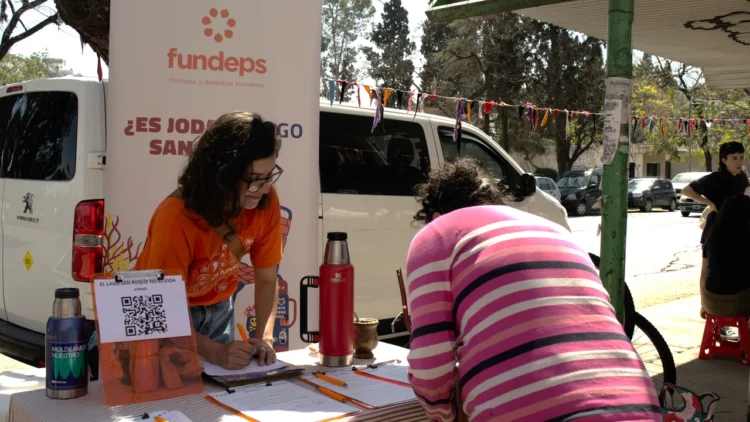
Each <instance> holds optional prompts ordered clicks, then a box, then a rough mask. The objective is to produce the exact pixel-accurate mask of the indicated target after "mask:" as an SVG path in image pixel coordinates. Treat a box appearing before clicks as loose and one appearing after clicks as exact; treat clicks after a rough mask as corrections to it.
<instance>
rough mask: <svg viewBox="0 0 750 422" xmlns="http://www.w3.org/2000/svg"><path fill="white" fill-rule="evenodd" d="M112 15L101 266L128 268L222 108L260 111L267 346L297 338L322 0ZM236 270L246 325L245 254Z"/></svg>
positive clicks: (313, 212)
mask: <svg viewBox="0 0 750 422" xmlns="http://www.w3.org/2000/svg"><path fill="white" fill-rule="evenodd" d="M110 16H111V28H110V31H111V32H110V60H109V64H110V80H109V86H108V92H107V113H108V117H107V138H108V139H107V172H106V181H105V192H106V193H105V209H106V217H107V221H106V235H105V241H104V244H105V249H106V251H105V252H106V259H105V267H104V270H105V271H120V270H127V269H130V268H132V267H133V265H135V262H136V260H137V258H138V256H139V254H140V253H141V252H142V251H143V247H144V244H145V242H146V236H147V229H148V224H149V220H150V218H151V215H152V214H153V212H154V210H155V209H156V207H157V205H159V203H160V202H161V201H162V200H163V199H164V198H165V197H167V196H168V195H169V194H170V193H171V192H172V191H174V189H175V188H176V187H177V178H178V176H179V174H180V172H181V171H182V170H183V168H184V167H185V165H186V163H187V157H188V156H189V155H190V153H191V151H192V149H193V145H194V142H195V141H196V140H197V139H198V137H199V136H200V135H201V134H202V133H203V132H204V131H205V130H206V128H207V127H209V126H210V125H211V124H212V123H213V121H214V120H215V119H216V118H218V117H219V116H220V115H221V114H223V113H225V112H228V111H233V110H247V111H251V112H255V113H259V114H260V115H261V116H262V117H263V118H264V119H266V120H271V121H273V122H275V123H277V125H278V134H279V136H280V137H281V138H282V148H281V155H280V158H279V161H278V163H279V165H280V166H281V167H282V168H283V169H284V174H283V177H282V178H281V179H280V180H279V182H278V183H277V184H276V188H277V190H278V193H279V197H280V200H281V217H282V226H283V227H282V228H283V230H282V231H283V234H284V246H285V247H284V258H283V260H282V262H281V265H280V268H279V286H280V288H279V299H278V317H277V319H276V327H275V330H274V337H275V344H276V346H277V350H287V349H289V348H295V347H301V346H302V344H301V343H299V334H298V332H297V329H298V327H297V326H295V323H296V320H297V317H298V315H297V313H298V309H297V307H296V303H297V301H296V299H297V298H296V295H297V294H298V292H297V290H296V289H293V290H289V288H288V285H289V284H288V283H287V281H289V280H292V281H294V280H299V279H300V278H302V277H303V276H305V275H307V274H316V273H317V266H318V262H317V260H318V244H319V242H318V229H317V212H318V210H317V203H318V192H319V188H318V118H319V117H318V116H319V104H318V102H319V98H318V95H319V93H318V86H319V84H320V80H319V76H320V18H321V2H320V0H275V1H258V0H221V1H218V2H216V1H215V2H203V1H195V0H160V1H156V2H155V1H152V0H113V1H112V4H111V10H110ZM292 215H294V222H295V223H294V225H293V227H292ZM213 264H214V263H213V262H212V263H211V265H213ZM221 264H222V262H219V261H217V262H216V266H220V265H221ZM214 270H216V269H214ZM218 270H221V269H218ZM239 270H240V284H239V288H238V289H237V291H236V292H235V294H234V298H235V299H236V301H235V318H236V321H237V322H238V323H240V322H241V323H243V324H245V325H246V327H247V328H248V330H249V331H251V332H252V331H254V329H255V326H254V324H255V311H254V309H255V307H254V289H253V288H251V287H252V286H247V284H251V283H253V282H254V273H253V269H252V262H250V259H249V257H248V256H246V257H245V258H244V259H243V262H242V263H240V268H239ZM243 287H244V288H243ZM214 288H222V285H220V284H219V285H216V286H215V287H214ZM224 288H226V286H224ZM190 294H191V292H190V291H188V295H190ZM290 330H292V332H290Z"/></svg>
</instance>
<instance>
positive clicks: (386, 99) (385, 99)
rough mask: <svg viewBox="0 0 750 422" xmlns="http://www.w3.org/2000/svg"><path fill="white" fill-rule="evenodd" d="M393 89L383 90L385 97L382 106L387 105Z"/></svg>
mask: <svg viewBox="0 0 750 422" xmlns="http://www.w3.org/2000/svg"><path fill="white" fill-rule="evenodd" d="M393 91H394V89H393V88H386V89H385V95H383V106H386V105H388V98H390V97H391V94H393Z"/></svg>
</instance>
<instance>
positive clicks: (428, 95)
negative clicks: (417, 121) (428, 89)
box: [417, 94, 430, 113]
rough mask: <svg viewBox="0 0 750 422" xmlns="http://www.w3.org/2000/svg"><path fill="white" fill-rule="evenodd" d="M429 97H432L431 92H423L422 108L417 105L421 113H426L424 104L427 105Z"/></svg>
mask: <svg viewBox="0 0 750 422" xmlns="http://www.w3.org/2000/svg"><path fill="white" fill-rule="evenodd" d="M429 97H430V94H422V107H421V108H419V107H417V110H418V111H419V112H420V113H424V105H425V103H427V99H428V98H429Z"/></svg>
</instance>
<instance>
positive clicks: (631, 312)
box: [589, 253, 635, 339]
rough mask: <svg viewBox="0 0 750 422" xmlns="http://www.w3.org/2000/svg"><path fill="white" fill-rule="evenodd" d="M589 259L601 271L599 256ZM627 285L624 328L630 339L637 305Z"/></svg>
mask: <svg viewBox="0 0 750 422" xmlns="http://www.w3.org/2000/svg"><path fill="white" fill-rule="evenodd" d="M589 257H590V258H591V262H593V263H594V266H595V267H596V269H597V270H598V269H599V264H600V263H601V258H599V256H597V255H594V254H592V253H589ZM624 284H625V286H624V287H625V298H624V307H623V319H624V321H623V324H622V328H624V329H625V334H626V335H627V336H628V338H630V339H632V338H633V331H635V303H634V302H633V295H631V294H630V288H628V283H624Z"/></svg>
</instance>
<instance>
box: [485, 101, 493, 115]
mask: <svg viewBox="0 0 750 422" xmlns="http://www.w3.org/2000/svg"><path fill="white" fill-rule="evenodd" d="M494 105H495V103H494V102H489V103H484V114H487V115H489V114H490V111H492V106H494Z"/></svg>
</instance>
